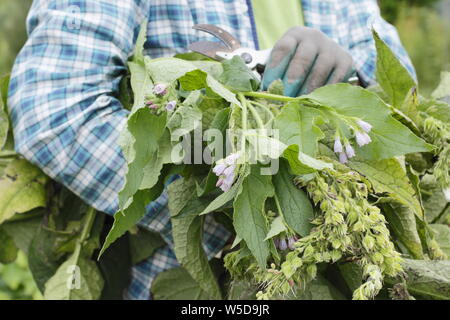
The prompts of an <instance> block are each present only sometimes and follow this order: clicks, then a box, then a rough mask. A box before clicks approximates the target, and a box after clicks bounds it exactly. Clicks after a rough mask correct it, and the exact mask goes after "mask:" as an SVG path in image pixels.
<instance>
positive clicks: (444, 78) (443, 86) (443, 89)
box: [431, 71, 450, 99]
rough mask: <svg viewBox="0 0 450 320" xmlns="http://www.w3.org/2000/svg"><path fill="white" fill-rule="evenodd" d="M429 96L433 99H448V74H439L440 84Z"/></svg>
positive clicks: (444, 72)
mask: <svg viewBox="0 0 450 320" xmlns="http://www.w3.org/2000/svg"><path fill="white" fill-rule="evenodd" d="M431 96H432V97H433V98H434V99H443V98H446V97H450V72H448V71H443V72H442V73H441V82H440V83H439V86H438V87H437V88H436V90H434V91H433V93H432V94H431Z"/></svg>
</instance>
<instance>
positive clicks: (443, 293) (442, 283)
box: [387, 259, 450, 300]
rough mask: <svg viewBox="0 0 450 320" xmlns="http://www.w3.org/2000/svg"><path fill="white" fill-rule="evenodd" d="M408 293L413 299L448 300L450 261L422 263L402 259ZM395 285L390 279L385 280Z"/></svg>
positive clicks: (421, 261) (449, 298) (449, 296)
mask: <svg viewBox="0 0 450 320" xmlns="http://www.w3.org/2000/svg"><path fill="white" fill-rule="evenodd" d="M402 266H403V269H404V271H405V273H406V285H407V287H408V291H409V292H410V293H411V294H412V295H413V296H415V297H420V298H426V299H433V300H450V260H442V261H436V260H434V261H433V260H431V261H424V260H410V259H404V261H403V263H402ZM387 281H388V282H390V283H395V281H393V280H392V279H387Z"/></svg>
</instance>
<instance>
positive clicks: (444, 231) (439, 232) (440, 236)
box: [430, 224, 450, 257]
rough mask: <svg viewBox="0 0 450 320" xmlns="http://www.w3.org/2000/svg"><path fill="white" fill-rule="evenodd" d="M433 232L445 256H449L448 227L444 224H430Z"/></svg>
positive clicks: (449, 238)
mask: <svg viewBox="0 0 450 320" xmlns="http://www.w3.org/2000/svg"><path fill="white" fill-rule="evenodd" d="M430 227H431V229H433V231H434V232H435V239H436V241H437V242H438V243H439V247H440V248H441V249H442V251H444V253H445V254H446V255H447V257H450V227H449V226H448V225H445V224H430Z"/></svg>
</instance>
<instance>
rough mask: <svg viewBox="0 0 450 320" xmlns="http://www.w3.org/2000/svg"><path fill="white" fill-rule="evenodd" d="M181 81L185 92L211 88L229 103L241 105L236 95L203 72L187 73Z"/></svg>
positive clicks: (198, 70)
mask: <svg viewBox="0 0 450 320" xmlns="http://www.w3.org/2000/svg"><path fill="white" fill-rule="evenodd" d="M179 81H180V84H181V86H182V87H183V89H185V90H200V89H203V88H209V89H211V90H212V91H213V92H214V93H215V94H217V95H219V96H221V97H222V98H224V99H225V100H226V101H228V102H229V103H232V104H237V105H240V102H239V101H238V100H237V99H236V95H235V94H234V93H232V92H231V91H230V90H228V89H227V88H225V87H224V86H223V85H222V84H221V83H220V82H218V81H217V80H216V79H214V78H213V77H212V76H210V75H208V74H207V73H206V72H205V71H203V70H200V69H196V70H193V71H190V72H187V73H186V74H185V75H184V76H182V77H180V79H179Z"/></svg>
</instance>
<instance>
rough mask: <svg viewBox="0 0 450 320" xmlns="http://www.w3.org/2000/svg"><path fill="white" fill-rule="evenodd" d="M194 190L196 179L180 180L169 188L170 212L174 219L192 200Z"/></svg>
mask: <svg viewBox="0 0 450 320" xmlns="http://www.w3.org/2000/svg"><path fill="white" fill-rule="evenodd" d="M194 188H195V181H194V179H178V180H176V181H174V182H172V183H171V184H170V185H169V186H168V187H167V193H168V198H169V211H170V215H171V216H172V217H176V216H177V215H178V214H179V213H180V212H181V210H183V208H184V207H185V206H186V204H187V203H188V202H189V201H190V200H191V199H192V197H193V192H192V191H193V190H194ZM200 211H201V210H200Z"/></svg>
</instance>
